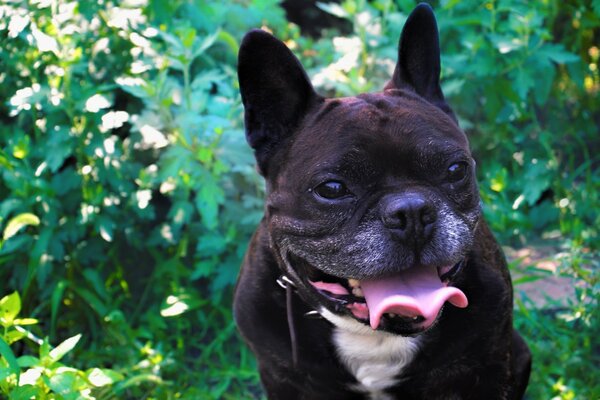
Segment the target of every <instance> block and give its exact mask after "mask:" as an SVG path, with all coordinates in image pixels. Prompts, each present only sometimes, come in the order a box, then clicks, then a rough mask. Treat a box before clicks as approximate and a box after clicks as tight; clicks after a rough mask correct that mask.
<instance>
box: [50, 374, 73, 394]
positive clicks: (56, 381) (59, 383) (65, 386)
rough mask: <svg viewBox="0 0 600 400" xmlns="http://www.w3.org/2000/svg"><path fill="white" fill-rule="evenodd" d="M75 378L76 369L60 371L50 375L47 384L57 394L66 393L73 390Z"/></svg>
mask: <svg viewBox="0 0 600 400" xmlns="http://www.w3.org/2000/svg"><path fill="white" fill-rule="evenodd" d="M77 379H78V376H77V373H76V371H68V370H67V371H61V372H60V373H59V374H56V375H53V376H52V377H50V381H49V384H48V386H50V388H51V389H52V390H53V391H54V392H56V393H58V394H62V395H67V394H70V393H72V392H73V391H74V388H75V386H76V385H75V383H76V381H77ZM73 398H75V397H73Z"/></svg>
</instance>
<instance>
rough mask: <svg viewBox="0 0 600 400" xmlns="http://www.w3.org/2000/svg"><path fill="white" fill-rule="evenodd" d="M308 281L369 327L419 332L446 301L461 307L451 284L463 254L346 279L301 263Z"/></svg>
mask: <svg viewBox="0 0 600 400" xmlns="http://www.w3.org/2000/svg"><path fill="white" fill-rule="evenodd" d="M301 264H302V267H303V270H304V271H303V272H304V274H303V275H304V276H306V277H308V283H310V285H312V287H313V288H315V289H316V290H317V291H318V293H319V294H320V295H321V296H322V297H324V298H325V299H326V300H327V301H329V302H331V303H333V306H334V309H336V310H344V309H345V310H347V312H348V313H350V314H351V315H352V316H353V317H354V318H356V319H357V320H359V321H361V322H363V323H365V324H369V325H370V326H371V328H372V329H380V330H386V331H392V332H398V333H408V334H410V333H417V332H420V331H423V330H426V329H428V328H430V327H431V326H432V325H433V324H434V323H435V321H436V320H437V317H438V315H439V314H440V312H441V310H442V308H443V306H444V304H445V303H446V302H449V303H450V304H452V305H454V306H456V307H459V308H464V307H467V305H468V300H467V297H466V295H465V294H464V293H463V292H462V291H461V290H460V289H458V288H456V287H453V286H452V285H451V283H452V280H453V278H454V277H455V276H456V275H457V274H458V273H459V272H460V271H461V270H462V268H463V267H464V264H465V260H462V261H460V262H458V263H456V264H454V265H449V266H443V267H432V266H416V267H412V268H409V269H406V270H403V271H401V272H399V273H398V274H396V275H394V276H387V277H383V278H374V279H364V280H357V279H346V278H340V277H336V276H334V275H329V274H327V273H325V272H323V271H321V270H319V269H317V268H315V267H313V266H310V265H308V264H307V263H301Z"/></svg>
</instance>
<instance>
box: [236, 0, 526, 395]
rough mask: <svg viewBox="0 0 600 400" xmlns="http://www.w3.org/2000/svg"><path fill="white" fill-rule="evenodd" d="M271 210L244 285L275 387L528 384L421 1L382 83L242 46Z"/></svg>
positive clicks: (435, 389)
mask: <svg viewBox="0 0 600 400" xmlns="http://www.w3.org/2000/svg"><path fill="white" fill-rule="evenodd" d="M238 74H239V83H240V91H241V96H242V102H243V105H244V110H245V115H244V116H245V128H246V137H247V141H248V143H249V145H250V147H251V148H252V149H253V150H254V153H255V156H256V161H257V169H258V171H259V172H260V174H261V175H262V176H263V177H264V178H265V181H266V202H265V209H264V218H263V219H262V221H261V222H260V225H259V226H258V229H257V230H256V232H255V234H254V236H253V238H252V240H251V242H250V245H249V248H248V251H247V254H246V256H245V259H244V262H243V266H242V269H241V272H240V276H239V280H238V283H237V286H236V290H235V298H234V316H235V320H236V323H237V326H238V328H239V330H240V332H241V334H242V336H243V338H244V339H245V341H246V342H247V343H248V345H249V346H250V348H251V350H252V351H253V352H254V354H255V355H256V358H257V361H258V368H259V372H260V376H261V382H262V384H263V386H264V389H265V391H266V394H267V397H268V398H269V399H284V400H292V399H310V400H315V399H327V400H332V399H403V400H407V399H427V400H432V399H478V400H482V399H485V400H487V399H520V398H522V396H523V393H524V391H525V389H526V386H527V382H528V379H529V371H530V366H531V356H530V353H529V349H528V348H527V345H526V344H525V342H524V340H523V339H522V338H521V336H520V335H519V334H518V333H517V332H516V331H515V330H514V329H513V325H512V307H513V299H512V286H511V279H510V275H509V272H508V269H507V265H506V261H505V258H504V256H503V253H502V251H501V249H500V247H499V245H498V244H497V242H496V241H495V239H494V237H493V235H492V233H491V232H490V230H489V228H488V226H487V225H486V222H485V221H484V220H483V218H482V216H481V209H480V198H479V194H478V188H477V183H476V180H475V162H474V160H473V157H472V155H471V152H470V149H469V143H468V140H467V137H466V135H465V133H464V132H463V131H462V130H461V128H460V127H459V125H458V122H457V118H456V116H455V115H454V113H453V111H452V109H451V108H450V107H449V105H448V104H447V103H446V101H445V99H444V95H443V94H442V90H441V87H440V82H439V79H440V49H439V38H438V29H437V24H436V20H435V16H434V14H433V11H432V9H431V8H430V7H429V6H428V5H426V4H420V5H418V6H417V7H416V8H415V9H414V11H413V12H412V13H411V14H410V16H409V18H408V20H407V21H406V24H405V26H404V28H403V31H402V35H401V37H400V42H399V51H398V62H397V65H396V67H395V71H394V73H393V76H392V78H391V80H390V81H389V82H388V83H387V85H386V86H385V87H384V89H383V91H381V92H378V93H372V94H360V95H358V96H356V97H347V98H324V97H322V96H320V95H318V94H317V93H316V92H315V90H314V89H313V87H312V85H311V82H310V80H309V78H308V77H307V74H306V72H305V71H304V69H303V67H302V65H301V64H300V62H299V61H298V59H297V58H296V57H295V56H294V55H293V54H292V52H291V51H290V50H289V49H288V48H287V47H286V46H285V45H284V44H283V43H282V42H281V41H279V40H277V39H276V38H274V37H273V36H272V35H271V34H269V33H267V32H264V31H261V30H253V31H251V32H249V33H248V34H247V35H246V36H245V37H244V39H243V41H242V44H241V47H240V50H239V64H238Z"/></svg>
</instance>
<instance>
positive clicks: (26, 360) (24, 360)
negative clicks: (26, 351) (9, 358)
mask: <svg viewBox="0 0 600 400" xmlns="http://www.w3.org/2000/svg"><path fill="white" fill-rule="evenodd" d="M17 361H18V362H19V366H20V367H21V368H30V367H33V366H36V365H39V364H40V359H39V358H37V357H34V356H21V357H19V358H18V359H17Z"/></svg>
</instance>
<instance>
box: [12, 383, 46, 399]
mask: <svg viewBox="0 0 600 400" xmlns="http://www.w3.org/2000/svg"><path fill="white" fill-rule="evenodd" d="M43 395H44V393H43V392H42V389H41V388H39V387H37V386H33V385H23V386H19V387H16V388H14V389H13V390H11V392H10V397H9V399H10V400H31V399H40V398H43V397H42V396H43Z"/></svg>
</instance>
